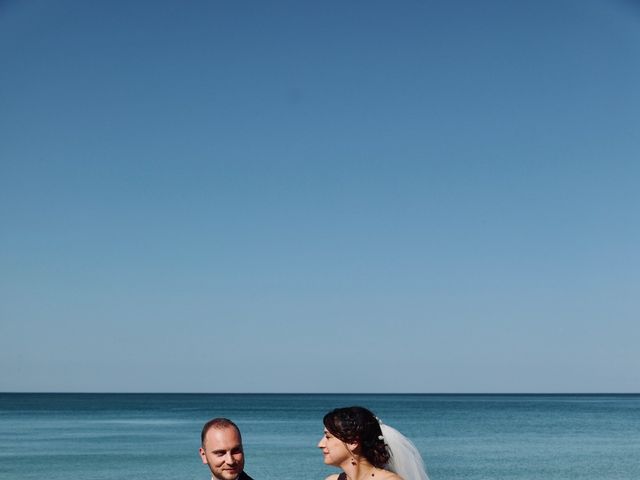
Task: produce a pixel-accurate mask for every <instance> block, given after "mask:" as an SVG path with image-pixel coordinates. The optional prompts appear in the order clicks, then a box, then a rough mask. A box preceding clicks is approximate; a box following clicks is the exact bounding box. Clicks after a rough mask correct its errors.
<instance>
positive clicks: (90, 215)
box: [0, 0, 640, 393]
mask: <svg viewBox="0 0 640 480" xmlns="http://www.w3.org/2000/svg"><path fill="white" fill-rule="evenodd" d="M639 153H640V5H639V4H638V2H631V1H624V0H573V1H569V0H541V1H530V2H512V1H507V0H504V1H497V0H489V1H483V2H478V1H475V0H459V1H449V0H434V1H428V0H424V1H417V0H408V1H376V0H366V1H365V0H361V1H348V0H347V1H345V0H333V1H327V0H322V1H300V0H295V1H294V0H291V1H277V0H276V1H257V0H256V1H251V2H249V1H229V0H224V1H223V0H206V1H205V0H194V1H187V2H180V1H146V2H145V1H90V2H87V1H84V0H60V1H56V2H50V1H45V0H35V1H29V2H20V1H17V0H13V1H11V0H8V1H3V2H1V3H0V168H1V169H0V229H1V232H0V233H1V236H0V295H1V296H0V309H1V310H0V314H1V321H0V391H96V392H103V391H104V392H106V391H114V392H130V391H137V392H174V391H175V392H426V393H430V392H638V391H640V348H639V347H638V346H639V345H640V254H639V248H640V247H639V246H640V208H639V207H640V160H639V158H640V155H639Z"/></svg>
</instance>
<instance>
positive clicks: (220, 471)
mask: <svg viewBox="0 0 640 480" xmlns="http://www.w3.org/2000/svg"><path fill="white" fill-rule="evenodd" d="M201 439H202V446H201V448H200V457H201V458H202V463H204V464H206V465H209V469H210V470H211V473H212V474H213V476H214V477H215V478H217V479H219V480H236V478H238V475H240V473H241V472H242V470H243V469H244V452H243V450H242V437H241V436H240V430H239V429H238V427H237V426H236V424H235V423H233V422H232V421H231V420H228V419H226V418H214V419H213V420H209V421H208V422H207V423H205V425H204V427H203V428H202V435H201Z"/></svg>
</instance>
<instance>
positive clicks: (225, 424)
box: [200, 417, 242, 446]
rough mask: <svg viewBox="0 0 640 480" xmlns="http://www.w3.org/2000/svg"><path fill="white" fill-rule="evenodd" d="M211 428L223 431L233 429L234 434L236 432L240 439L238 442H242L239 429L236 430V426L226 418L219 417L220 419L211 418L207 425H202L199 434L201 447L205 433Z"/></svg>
mask: <svg viewBox="0 0 640 480" xmlns="http://www.w3.org/2000/svg"><path fill="white" fill-rule="evenodd" d="M212 428H215V429H218V430H223V429H225V428H235V429H236V432H238V437H240V441H241V442H242V435H240V429H239V428H238V426H237V425H236V424H235V423H233V422H232V421H231V420H229V419H228V418H221V417H220V418H212V419H211V420H209V421H208V422H207V423H205V424H204V427H202V433H201V434H200V441H201V443H202V445H203V446H204V439H205V437H206V436H207V432H208V431H209V430H211V429H212Z"/></svg>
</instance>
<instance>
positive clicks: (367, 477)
mask: <svg viewBox="0 0 640 480" xmlns="http://www.w3.org/2000/svg"><path fill="white" fill-rule="evenodd" d="M342 469H343V470H344V473H346V474H347V477H349V480H373V479H374V478H375V476H376V471H377V469H376V467H374V466H373V465H371V464H370V463H369V462H368V461H366V460H361V461H359V462H358V463H356V464H355V465H353V464H352V463H351V462H349V463H348V464H347V465H345V466H344V467H343V468H342Z"/></svg>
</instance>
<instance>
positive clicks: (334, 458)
mask: <svg viewBox="0 0 640 480" xmlns="http://www.w3.org/2000/svg"><path fill="white" fill-rule="evenodd" d="M318 448H319V449H320V450H322V456H323V457H324V463H326V464H327V465H333V466H335V467H339V466H340V465H342V463H343V462H345V461H347V460H349V459H350V458H351V452H350V451H349V449H348V448H347V445H346V444H345V443H344V442H343V441H342V440H340V439H339V438H337V437H335V436H334V435H332V434H331V432H329V430H327V429H326V428H325V429H324V435H323V436H322V438H321V439H320V441H319V442H318Z"/></svg>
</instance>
